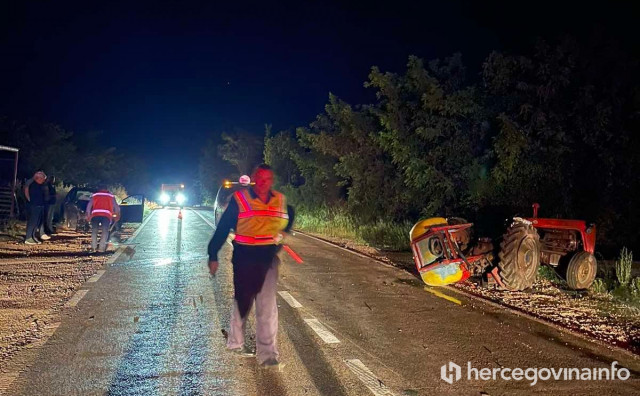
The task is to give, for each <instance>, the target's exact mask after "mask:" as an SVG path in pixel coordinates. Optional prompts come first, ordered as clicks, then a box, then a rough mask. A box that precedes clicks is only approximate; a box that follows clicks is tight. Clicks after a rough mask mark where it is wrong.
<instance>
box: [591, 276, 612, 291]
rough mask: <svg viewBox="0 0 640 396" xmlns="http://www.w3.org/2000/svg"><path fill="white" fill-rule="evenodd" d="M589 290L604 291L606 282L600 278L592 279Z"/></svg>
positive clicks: (606, 288)
mask: <svg viewBox="0 0 640 396" xmlns="http://www.w3.org/2000/svg"><path fill="white" fill-rule="evenodd" d="M590 289H591V291H592V292H594V293H606V292H607V290H608V287H607V283H606V282H605V281H604V279H602V278H596V279H594V281H593V283H592V284H591V288H590Z"/></svg>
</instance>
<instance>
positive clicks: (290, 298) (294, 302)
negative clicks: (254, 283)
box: [278, 291, 302, 308]
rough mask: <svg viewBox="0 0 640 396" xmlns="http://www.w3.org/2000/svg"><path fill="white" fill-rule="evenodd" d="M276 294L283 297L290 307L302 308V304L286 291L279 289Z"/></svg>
mask: <svg viewBox="0 0 640 396" xmlns="http://www.w3.org/2000/svg"><path fill="white" fill-rule="evenodd" d="M278 294H279V295H280V297H282V298H283V299H284V301H286V302H288V303H289V305H291V307H292V308H302V304H300V303H299V302H298V300H296V299H295V298H293V296H292V295H291V294H290V293H289V292H288V291H279V292H278Z"/></svg>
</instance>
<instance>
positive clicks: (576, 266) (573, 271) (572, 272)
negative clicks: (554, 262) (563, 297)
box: [566, 251, 598, 290]
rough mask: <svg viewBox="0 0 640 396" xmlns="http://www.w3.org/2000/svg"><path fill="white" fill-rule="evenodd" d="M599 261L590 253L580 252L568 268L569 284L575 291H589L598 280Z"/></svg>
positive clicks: (572, 259) (567, 277)
mask: <svg viewBox="0 0 640 396" xmlns="http://www.w3.org/2000/svg"><path fill="white" fill-rule="evenodd" d="M597 266H598V264H597V261H596V258H595V257H594V256H593V254H591V253H589V252H585V251H582V252H578V253H576V254H575V255H574V256H573V257H571V260H570V261H569V265H568V266H567V275H566V279H567V284H568V285H569V287H570V288H572V289H573V290H583V289H588V288H589V287H590V286H591V284H592V283H593V280H594V279H595V278H596V270H597Z"/></svg>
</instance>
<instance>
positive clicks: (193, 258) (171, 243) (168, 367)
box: [108, 210, 232, 395]
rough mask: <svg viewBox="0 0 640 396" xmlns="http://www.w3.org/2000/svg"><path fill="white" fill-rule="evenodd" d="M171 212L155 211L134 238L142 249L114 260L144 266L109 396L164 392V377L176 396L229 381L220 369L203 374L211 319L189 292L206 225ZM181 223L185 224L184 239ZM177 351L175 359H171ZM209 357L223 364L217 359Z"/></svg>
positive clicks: (201, 258) (223, 387) (202, 258)
mask: <svg viewBox="0 0 640 396" xmlns="http://www.w3.org/2000/svg"><path fill="white" fill-rule="evenodd" d="M177 213H178V212H177V211H175V210H160V211H158V212H157V213H156V214H155V219H151V221H150V223H149V224H147V226H146V229H144V230H143V231H142V232H141V233H140V234H139V235H138V237H137V238H136V241H135V242H136V243H138V244H139V246H140V247H144V248H143V249H142V251H137V252H136V254H135V255H134V257H133V258H132V260H130V261H128V262H126V263H122V264H120V265H122V266H126V267H127V268H132V267H143V268H145V271H146V280H145V281H144V285H143V288H144V291H145V292H144V295H143V296H142V298H143V299H144V300H146V301H147V302H148V305H147V306H146V308H145V309H144V310H143V311H142V312H140V315H139V317H140V319H139V322H138V328H137V329H136V330H135V333H134V334H133V335H132V337H131V339H130V341H129V344H128V345H127V346H126V352H125V354H124V356H123V357H122V358H121V360H120V362H119V364H118V368H117V371H116V374H115V375H114V377H113V379H112V381H111V385H110V387H109V391H108V394H110V395H142V394H166V393H167V383H165V382H167V380H168V382H170V383H171V382H172V383H173V385H174V386H176V385H177V389H176V394H179V395H187V394H188V395H194V394H204V393H206V394H212V390H213V389H215V390H218V391H219V392H220V394H228V393H229V392H228V391H229V390H230V389H229V388H230V386H229V385H230V384H228V383H227V382H229V381H231V382H232V380H231V379H225V378H224V377H223V376H220V375H219V373H220V372H216V373H215V375H209V376H208V377H207V376H206V372H207V365H206V364H205V363H206V361H207V359H208V358H209V357H210V354H211V352H212V351H211V350H210V349H209V346H210V345H209V344H210V343H209V341H210V340H209V338H208V337H207V335H209V334H215V333H216V332H217V329H216V328H214V323H215V321H214V320H213V318H210V317H208V315H207V312H205V311H203V310H202V309H199V307H198V305H200V306H201V307H202V301H203V297H202V295H200V296H195V295H192V293H193V291H194V290H192V289H194V288H197V286H196V285H195V284H194V282H202V279H201V278H202V276H201V275H202V271H198V272H199V275H200V276H196V274H195V272H194V270H195V269H198V270H201V269H202V268H203V266H204V264H205V263H206V260H207V256H206V254H203V250H204V249H206V244H207V242H208V239H209V238H210V236H211V229H210V228H208V226H207V225H206V224H205V223H204V221H202V220H201V219H199V218H198V216H196V215H194V214H192V213H191V214H188V213H186V212H185V213H183V217H184V220H181V219H178V218H177ZM183 222H189V227H188V228H185V229H184V233H185V237H184V238H183V235H182V234H183V228H184V227H183ZM198 223H202V224H198ZM199 225H204V226H205V227H199ZM183 245H184V246H183ZM207 283H209V285H210V282H207ZM218 344H220V346H223V344H222V343H221V342H218ZM178 351H180V352H178ZM217 352H219V351H217ZM177 354H180V357H179V358H177V359H172V355H173V357H174V358H175V357H176V355H177ZM214 355H216V354H214ZM172 360H173V361H172ZM213 360H214V362H218V363H223V361H222V359H215V358H214V359H213ZM219 368H220V367H218V368H216V371H218V369H219ZM220 371H224V370H220ZM205 385H206V389H207V390H206V392H205Z"/></svg>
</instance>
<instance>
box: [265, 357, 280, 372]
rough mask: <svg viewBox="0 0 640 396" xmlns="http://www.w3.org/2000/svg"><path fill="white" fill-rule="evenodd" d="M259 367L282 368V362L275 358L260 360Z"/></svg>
mask: <svg viewBox="0 0 640 396" xmlns="http://www.w3.org/2000/svg"><path fill="white" fill-rule="evenodd" d="M260 367H262V368H263V369H275V370H282V368H283V367H284V364H282V363H280V362H279V361H278V359H276V358H271V359H267V360H265V361H264V362H262V364H260Z"/></svg>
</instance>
